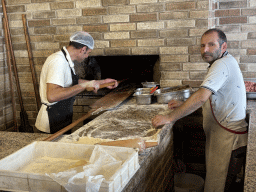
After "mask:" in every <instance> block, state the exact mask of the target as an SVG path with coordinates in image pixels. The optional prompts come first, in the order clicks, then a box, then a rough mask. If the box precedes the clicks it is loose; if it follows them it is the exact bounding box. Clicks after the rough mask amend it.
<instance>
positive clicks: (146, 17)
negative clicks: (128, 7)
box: [130, 13, 157, 22]
mask: <svg viewBox="0 0 256 192" xmlns="http://www.w3.org/2000/svg"><path fill="white" fill-rule="evenodd" d="M130 21H131V22H142V21H157V14H156V13H149V14H134V15H130Z"/></svg>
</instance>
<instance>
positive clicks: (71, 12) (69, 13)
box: [56, 9, 82, 17]
mask: <svg viewBox="0 0 256 192" xmlns="http://www.w3.org/2000/svg"><path fill="white" fill-rule="evenodd" d="M56 12H57V16H58V17H74V16H82V11H81V10H80V9H63V10H57V11H56Z"/></svg>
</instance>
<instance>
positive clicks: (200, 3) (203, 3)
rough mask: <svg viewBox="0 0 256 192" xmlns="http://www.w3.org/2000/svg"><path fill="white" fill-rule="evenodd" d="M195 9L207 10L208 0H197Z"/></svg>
mask: <svg viewBox="0 0 256 192" xmlns="http://www.w3.org/2000/svg"><path fill="white" fill-rule="evenodd" d="M197 9H203V10H208V9H209V1H198V2H197Z"/></svg>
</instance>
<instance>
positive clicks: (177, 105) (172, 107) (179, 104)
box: [168, 100, 184, 109]
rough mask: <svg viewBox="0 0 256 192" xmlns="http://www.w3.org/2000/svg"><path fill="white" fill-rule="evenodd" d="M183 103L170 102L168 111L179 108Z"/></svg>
mask: <svg viewBox="0 0 256 192" xmlns="http://www.w3.org/2000/svg"><path fill="white" fill-rule="evenodd" d="M183 103H184V102H183V101H179V100H171V101H169V103H168V108H169V109H176V108H178V107H179V106H181V105H182V104H183Z"/></svg>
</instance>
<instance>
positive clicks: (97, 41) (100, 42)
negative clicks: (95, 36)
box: [95, 40, 109, 49]
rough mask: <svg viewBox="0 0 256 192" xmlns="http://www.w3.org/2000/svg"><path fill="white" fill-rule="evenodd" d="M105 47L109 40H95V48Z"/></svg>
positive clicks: (107, 45)
mask: <svg viewBox="0 0 256 192" xmlns="http://www.w3.org/2000/svg"><path fill="white" fill-rule="evenodd" d="M106 47H109V41H99V40H95V48H96V49H101V48H106Z"/></svg>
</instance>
